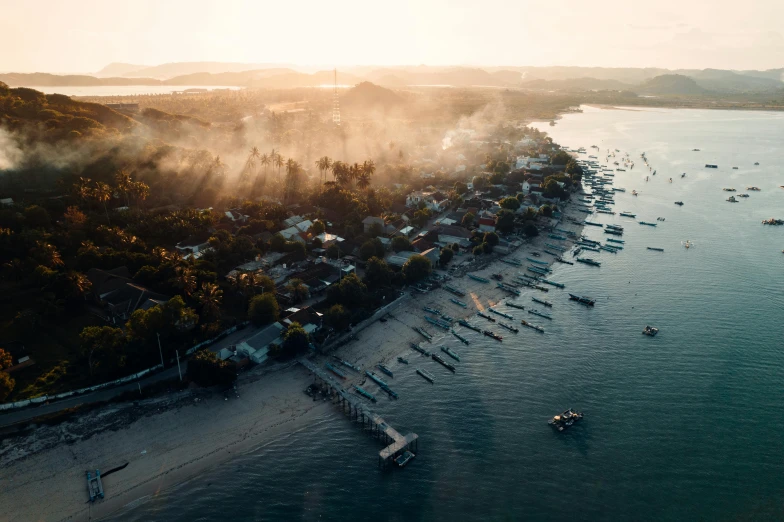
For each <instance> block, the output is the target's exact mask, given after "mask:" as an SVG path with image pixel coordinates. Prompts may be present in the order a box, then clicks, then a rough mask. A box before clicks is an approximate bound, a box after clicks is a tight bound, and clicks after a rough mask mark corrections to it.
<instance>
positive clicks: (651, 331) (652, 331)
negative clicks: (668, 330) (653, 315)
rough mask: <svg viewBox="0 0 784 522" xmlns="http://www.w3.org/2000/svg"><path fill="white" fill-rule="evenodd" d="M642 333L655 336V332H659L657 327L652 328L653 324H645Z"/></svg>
mask: <svg viewBox="0 0 784 522" xmlns="http://www.w3.org/2000/svg"><path fill="white" fill-rule="evenodd" d="M642 333H643V335H647V336H650V337H655V336H656V334H657V333H659V329H658V328H654V327H653V326H646V327H645V328H643V329H642Z"/></svg>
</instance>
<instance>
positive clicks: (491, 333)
mask: <svg viewBox="0 0 784 522" xmlns="http://www.w3.org/2000/svg"><path fill="white" fill-rule="evenodd" d="M482 333H483V334H485V335H486V336H488V337H492V338H493V339H495V340H496V341H503V340H504V338H503V337H501V336H500V335H498V334H497V333H494V332H491V331H490V330H485V331H483V332H482Z"/></svg>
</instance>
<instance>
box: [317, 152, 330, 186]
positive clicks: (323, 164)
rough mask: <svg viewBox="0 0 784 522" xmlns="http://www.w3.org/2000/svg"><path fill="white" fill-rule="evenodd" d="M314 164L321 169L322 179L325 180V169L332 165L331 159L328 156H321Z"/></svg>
mask: <svg viewBox="0 0 784 522" xmlns="http://www.w3.org/2000/svg"><path fill="white" fill-rule="evenodd" d="M316 166H317V167H318V168H319V170H320V171H321V175H322V176H324V181H327V179H326V176H327V171H328V170H329V168H330V167H331V166H332V159H331V158H330V157H329V156H322V157H320V158H319V159H318V160H317V161H316Z"/></svg>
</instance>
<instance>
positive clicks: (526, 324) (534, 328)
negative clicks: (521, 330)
mask: <svg viewBox="0 0 784 522" xmlns="http://www.w3.org/2000/svg"><path fill="white" fill-rule="evenodd" d="M520 324H522V325H523V326H525V327H526V328H530V329H532V330H536V331H537V332H539V333H544V328H542V327H541V326H536V325H535V324H531V323H529V322H528V321H526V320H525V319H523V320H522V321H520Z"/></svg>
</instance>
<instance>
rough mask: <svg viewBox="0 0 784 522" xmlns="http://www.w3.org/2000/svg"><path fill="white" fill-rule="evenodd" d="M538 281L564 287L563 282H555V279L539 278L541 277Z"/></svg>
mask: <svg viewBox="0 0 784 522" xmlns="http://www.w3.org/2000/svg"><path fill="white" fill-rule="evenodd" d="M539 281H541V282H542V283H544V284H546V285H550V286H554V287H556V288H566V285H565V284H563V283H556V282H555V281H550V280H549V279H544V278H541V279H539Z"/></svg>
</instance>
